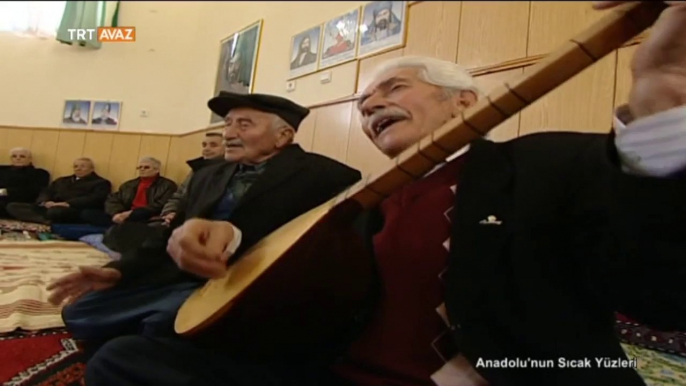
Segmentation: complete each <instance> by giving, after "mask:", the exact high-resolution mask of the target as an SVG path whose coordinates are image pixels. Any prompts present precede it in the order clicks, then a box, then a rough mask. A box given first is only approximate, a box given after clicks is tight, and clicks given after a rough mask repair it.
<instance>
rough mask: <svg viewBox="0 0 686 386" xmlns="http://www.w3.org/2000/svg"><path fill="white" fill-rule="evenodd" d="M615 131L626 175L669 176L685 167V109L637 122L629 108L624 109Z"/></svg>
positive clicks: (616, 119) (664, 112)
mask: <svg viewBox="0 0 686 386" xmlns="http://www.w3.org/2000/svg"><path fill="white" fill-rule="evenodd" d="M614 129H615V133H616V138H615V145H616V147H617V150H618V152H619V158H620V160H621V162H622V166H623V167H624V170H625V172H627V173H632V174H638V175H645V176H652V177H666V176H669V175H672V174H675V173H677V172H679V171H682V170H684V169H685V168H686V106H680V107H675V108H672V109H669V110H665V111H662V112H659V113H657V114H653V115H651V116H648V117H643V118H640V119H636V120H634V118H633V116H632V115H631V112H630V111H629V108H628V106H621V107H619V108H618V109H617V110H616V114H615V119H614Z"/></svg>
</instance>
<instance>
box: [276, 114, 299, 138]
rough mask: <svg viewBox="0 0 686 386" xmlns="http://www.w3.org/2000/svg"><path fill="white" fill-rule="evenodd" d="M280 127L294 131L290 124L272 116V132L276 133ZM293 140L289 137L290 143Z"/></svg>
mask: <svg viewBox="0 0 686 386" xmlns="http://www.w3.org/2000/svg"><path fill="white" fill-rule="evenodd" d="M282 127H290V128H291V129H293V131H296V130H295V128H294V127H293V126H291V124H290V123H288V122H286V121H284V120H283V118H281V117H280V116H278V115H276V114H274V119H273V120H272V130H274V131H276V130H278V129H280V128H282ZM293 140H294V138H293V137H291V142H293Z"/></svg>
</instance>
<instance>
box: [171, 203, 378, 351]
mask: <svg viewBox="0 0 686 386" xmlns="http://www.w3.org/2000/svg"><path fill="white" fill-rule="evenodd" d="M361 210H362V208H361V206H360V205H359V204H357V203H356V202H355V201H348V202H345V203H343V205H337V206H332V202H328V203H326V204H324V205H321V206H319V207H317V208H314V209H312V210H311V211H309V212H307V213H305V214H303V215H301V216H300V217H298V218H296V219H295V220H293V221H291V222H289V223H288V224H286V225H284V226H283V227H281V228H279V229H278V230H277V231H275V232H273V233H272V234H270V235H269V236H267V237H266V238H264V239H262V240H261V241H260V242H259V243H258V244H256V245H255V246H254V247H252V248H250V249H249V250H248V251H246V253H245V254H244V255H243V256H242V257H241V258H239V259H238V260H237V261H236V262H235V263H233V264H232V265H230V267H229V269H228V270H227V273H226V275H225V276H224V277H222V278H220V279H215V280H210V281H209V282H208V283H207V284H206V285H205V286H204V287H203V288H200V289H198V290H197V291H196V292H194V293H193V294H192V295H191V296H190V297H189V298H188V299H187V300H186V302H185V303H184V304H183V306H182V307H181V308H180V310H179V312H178V315H177V318H176V321H175V330H176V332H177V333H179V334H181V335H186V336H191V337H200V339H201V340H204V341H205V343H209V344H212V342H211V341H212V340H217V339H218V337H221V339H219V340H221V342H222V346H224V345H227V344H229V345H231V346H233V347H236V349H237V351H240V352H243V353H249V354H253V355H257V356H264V355H267V354H273V353H276V352H280V353H284V352H291V353H292V352H294V351H298V350H299V349H300V348H302V349H303V350H305V351H309V350H310V349H305V348H306V347H309V348H313V347H318V346H321V345H326V342H332V341H335V340H336V338H337V337H340V335H341V334H345V331H347V330H348V329H349V327H350V326H351V323H353V319H354V318H355V317H356V314H357V312H358V311H359V310H360V309H362V308H363V305H364V304H366V302H367V301H368V300H369V296H370V294H371V293H372V285H373V284H372V283H373V280H374V261H373V258H372V257H371V254H370V252H369V251H368V250H367V249H366V248H365V246H364V240H363V238H362V236H361V235H359V234H357V233H356V232H355V231H354V230H353V228H352V223H353V221H354V219H355V218H356V217H357V216H358V214H359V213H361ZM332 252H333V253H332ZM205 337H207V339H205Z"/></svg>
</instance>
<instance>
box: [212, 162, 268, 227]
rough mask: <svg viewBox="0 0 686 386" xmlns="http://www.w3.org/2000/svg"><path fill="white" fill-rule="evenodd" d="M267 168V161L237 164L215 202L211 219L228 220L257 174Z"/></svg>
mask: <svg viewBox="0 0 686 386" xmlns="http://www.w3.org/2000/svg"><path fill="white" fill-rule="evenodd" d="M266 168H267V161H265V162H262V163H260V164H257V165H244V164H239V165H238V166H237V167H236V171H235V172H234V174H233V176H231V179H230V180H229V183H228V184H227V185H226V190H225V192H224V195H223V196H222V198H221V200H219V202H218V203H217V205H216V206H215V208H214V212H213V213H212V219H213V220H228V219H229V217H230V216H231V213H233V210H234V209H236V207H237V206H238V203H239V202H240V200H241V199H242V198H243V197H244V196H245V193H246V192H247V191H248V189H250V187H251V186H252V185H253V184H254V183H255V181H257V179H258V178H259V176H260V175H261V174H262V173H263V172H264V170H265V169H266Z"/></svg>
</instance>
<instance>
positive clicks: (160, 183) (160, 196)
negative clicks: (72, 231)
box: [82, 157, 176, 227]
mask: <svg viewBox="0 0 686 386" xmlns="http://www.w3.org/2000/svg"><path fill="white" fill-rule="evenodd" d="M161 167H162V163H161V162H160V161H159V160H158V159H156V158H154V157H143V158H141V160H140V162H138V167H137V168H136V169H137V170H138V177H137V178H134V179H132V180H129V181H126V182H124V183H123V184H121V186H120V187H119V189H118V190H117V191H116V192H114V193H112V194H110V195H109V196H108V197H107V200H105V211H104V212H103V211H102V210H95V209H91V210H87V211H84V212H83V213H82V218H83V219H84V220H85V221H86V222H87V223H89V224H92V225H96V226H105V227H106V226H110V225H114V224H122V223H124V222H125V221H133V222H146V221H148V220H150V219H151V218H152V217H154V216H157V215H159V214H160V212H161V211H162V207H164V205H165V204H166V203H167V200H169V198H171V196H172V195H173V194H174V192H175V191H176V183H175V182H174V181H172V180H170V179H168V178H166V177H162V176H161V175H160V168H161Z"/></svg>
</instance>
